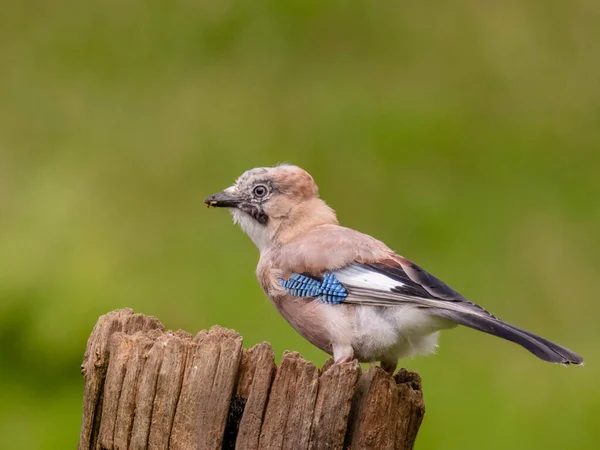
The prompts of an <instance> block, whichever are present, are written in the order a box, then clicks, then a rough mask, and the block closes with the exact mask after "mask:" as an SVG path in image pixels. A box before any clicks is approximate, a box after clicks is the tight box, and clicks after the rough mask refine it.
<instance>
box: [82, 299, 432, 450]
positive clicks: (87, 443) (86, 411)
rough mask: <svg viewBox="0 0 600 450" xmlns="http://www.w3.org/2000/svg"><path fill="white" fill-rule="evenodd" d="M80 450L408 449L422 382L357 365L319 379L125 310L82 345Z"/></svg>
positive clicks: (228, 336) (236, 344)
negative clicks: (165, 326)
mask: <svg viewBox="0 0 600 450" xmlns="http://www.w3.org/2000/svg"><path fill="white" fill-rule="evenodd" d="M81 371H82V374H83V376H84V379H85V390H84V398H83V419H82V426H81V434H80V440H79V447H78V448H79V450H96V449H182V450H183V449H234V448H235V449H245V450H250V449H310V450H317V449H378V450H379V449H401V450H405V449H411V448H412V447H413V444H414V441H415V438H416V435H417V432H418V429H419V426H420V424H421V421H422V419H423V414H424V412H425V408H424V404H423V396H422V392H421V380H420V377H419V375H418V374H416V373H414V372H408V371H406V370H405V369H402V370H400V372H398V373H397V374H396V375H395V376H394V377H391V376H389V375H388V374H387V373H385V372H384V371H383V370H381V369H380V368H378V367H375V366H371V367H370V368H369V369H368V370H367V371H366V372H365V373H362V371H361V369H360V366H359V364H358V363H357V362H356V361H353V362H352V363H345V364H339V365H334V364H333V363H332V361H331V360H329V361H327V363H326V364H325V365H324V366H323V368H322V369H318V368H317V367H315V365H314V364H312V363H310V362H308V361H306V360H304V359H303V358H302V356H301V355H300V354H298V353H296V352H285V353H284V355H283V359H282V361H281V364H280V366H279V367H277V366H276V365H275V362H274V353H273V349H272V348H271V345H270V344H269V343H267V342H263V343H261V344H257V345H255V346H254V347H252V348H251V349H249V350H246V349H244V348H243V347H242V337H241V336H240V335H239V334H238V333H236V332H235V331H233V330H228V329H226V328H222V327H220V326H214V327H212V328H210V329H209V330H202V331H200V332H198V333H197V334H196V336H192V335H191V334H190V333H187V332H184V331H181V330H180V331H177V332H171V331H165V330H164V327H163V325H162V324H161V323H160V322H159V321H158V320H157V319H155V318H154V317H150V316H146V315H143V314H136V313H134V312H133V310H131V309H121V310H116V311H112V312H110V313H108V314H105V315H104V316H102V317H100V319H99V320H98V322H97V324H96V326H95V327H94V330H93V331H92V334H91V336H90V337H89V340H88V343H87V348H86V352H85V356H84V361H83V364H82V366H81Z"/></svg>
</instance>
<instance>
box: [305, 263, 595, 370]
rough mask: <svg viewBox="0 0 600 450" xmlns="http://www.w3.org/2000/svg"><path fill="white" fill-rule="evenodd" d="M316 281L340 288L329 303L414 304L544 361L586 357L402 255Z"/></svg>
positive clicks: (578, 360) (575, 360)
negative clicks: (495, 312) (492, 309)
mask: <svg viewBox="0 0 600 450" xmlns="http://www.w3.org/2000/svg"><path fill="white" fill-rule="evenodd" d="M314 279H316V280H318V281H320V282H321V283H322V284H323V289H325V287H326V285H328V286H331V285H332V284H333V285H334V286H335V287H336V289H337V292H338V294H339V295H338V296H337V297H335V301H331V298H332V297H327V296H325V294H320V295H322V296H323V299H324V301H328V300H329V301H328V303H342V302H343V303H346V304H347V303H352V304H358V305H371V306H384V307H393V306H399V305H414V306H416V307H419V308H424V309H427V310H428V312H430V313H431V314H434V315H436V316H438V317H442V318H445V319H447V320H450V321H452V322H454V323H457V324H459V325H464V326H467V327H469V328H473V329H476V330H479V331H483V332H484V333H488V334H491V335H494V336H498V337H500V338H503V339H506V340H509V341H512V342H515V343H517V344H519V345H521V346H523V347H525V348H526V349H527V350H529V351H530V352H531V353H533V354H534V355H535V356H537V357H538V358H541V359H543V360H545V361H549V362H553V363H558V364H565V365H566V364H583V358H581V356H579V355H577V354H576V353H574V352H572V351H571V350H569V349H567V348H565V347H562V346H560V345H558V344H555V343H553V342H551V341H548V340H547V339H544V338H542V337H540V336H537V335H535V334H533V333H530V332H528V331H526V330H523V329H521V328H518V327H516V326H514V325H511V324H509V323H506V322H504V321H502V320H500V319H498V318H497V317H495V316H494V315H492V314H491V313H489V312H488V311H486V310H485V309H483V308H482V307H480V306H478V305H476V304H475V303H472V302H470V301H468V300H467V299H466V298H465V297H463V296H462V295H460V294H459V293H458V292H456V291H455V290H453V289H452V288H451V287H450V286H448V285H446V284H445V283H444V282H442V281H441V280H439V279H438V278H436V277H434V276H433V275H431V274H430V273H428V272H426V271H425V270H423V269H422V268H420V267H419V266H417V265H416V264H414V263H412V262H410V261H409V260H407V259H406V258H403V257H401V256H398V255H394V256H393V257H390V258H389V259H383V260H380V261H377V262H371V263H362V264H359V263H355V264H352V265H348V266H346V267H344V268H342V269H338V270H334V271H330V272H326V273H325V275H324V276H323V275H321V276H320V277H319V276H317V277H315V278H314ZM325 281H326V282H325ZM338 284H339V285H338ZM344 290H345V292H344ZM322 292H324V293H325V290H323V291H322ZM315 297H318V295H315Z"/></svg>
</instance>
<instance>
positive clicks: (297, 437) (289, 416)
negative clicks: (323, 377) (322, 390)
mask: <svg viewBox="0 0 600 450" xmlns="http://www.w3.org/2000/svg"><path fill="white" fill-rule="evenodd" d="M318 385H319V371H318V370H317V368H316V367H315V366H314V365H313V364H312V363H310V362H308V361H305V360H304V359H303V358H302V356H300V354H298V353H296V352H285V353H284V354H283V361H281V366H280V367H279V368H278V369H277V375H275V380H274V381H273V386H272V387H271V396H270V398H269V403H268V405H267V411H266V413H265V418H264V421H263V424H262V430H261V434H260V444H259V448H261V449H265V450H275V449H292V448H308V442H309V438H310V425H311V421H312V416H313V411H314V407H315V401H316V399H317V387H318Z"/></svg>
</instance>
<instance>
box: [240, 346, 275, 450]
mask: <svg viewBox="0 0 600 450" xmlns="http://www.w3.org/2000/svg"><path fill="white" fill-rule="evenodd" d="M275 369H276V366H275V355H274V353H273V349H272V348H271V345H270V344H269V343H267V342H263V343H262V344H257V345H255V346H254V347H252V348H251V349H250V350H248V351H247V352H244V355H243V358H242V363H241V366H240V375H239V380H238V385H237V389H236V396H237V398H238V399H239V400H238V401H240V402H241V403H242V404H243V405H244V410H243V415H242V417H241V420H240V422H239V428H238V430H237V438H236V440H235V448H236V449H239V450H258V448H259V447H258V443H259V439H260V430H261V427H262V422H263V418H264V415H265V409H266V407H267V400H268V399H269V393H270V391H271V383H273V377H274V375H275Z"/></svg>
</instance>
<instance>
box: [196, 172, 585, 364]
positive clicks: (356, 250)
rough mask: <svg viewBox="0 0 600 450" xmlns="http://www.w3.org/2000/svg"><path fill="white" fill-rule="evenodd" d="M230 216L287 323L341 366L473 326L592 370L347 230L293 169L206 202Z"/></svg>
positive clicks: (403, 352)
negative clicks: (254, 254) (251, 245)
mask: <svg viewBox="0 0 600 450" xmlns="http://www.w3.org/2000/svg"><path fill="white" fill-rule="evenodd" d="M205 204H206V205H207V206H208V207H211V206H212V207H221V208H227V209H229V210H230V212H231V213H232V215H233V220H234V222H235V223H237V224H239V226H240V227H241V228H242V230H243V231H244V232H245V233H246V234H247V235H248V236H249V237H250V239H251V240H252V241H253V242H254V244H255V245H256V247H257V248H258V250H259V253H260V256H259V261H258V265H257V267H256V276H257V278H258V281H259V283H260V285H261V286H262V289H263V290H264V292H265V294H266V296H267V297H268V298H269V299H270V300H271V302H272V303H273V305H274V306H275V308H276V309H277V310H278V311H279V313H280V314H281V315H282V316H283V318H284V319H285V320H286V321H287V322H288V323H289V324H290V325H291V326H292V327H293V328H294V329H295V330H296V331H297V332H298V333H299V334H300V335H302V336H303V337H304V338H305V339H307V340H308V341H309V342H310V343H311V344H313V345H315V346H316V347H318V348H320V349H321V350H323V351H324V352H326V353H328V354H329V355H332V356H333V359H334V364H342V363H345V362H350V361H352V360H354V359H357V360H358V361H359V362H365V363H373V362H379V363H380V367H381V368H382V369H383V370H385V371H386V372H388V373H390V374H393V373H394V371H395V370H396V367H397V364H398V360H399V359H402V358H407V357H413V356H417V355H427V354H430V353H434V352H435V351H436V349H437V346H438V338H439V334H440V331H442V330H446V329H450V328H454V327H456V326H457V325H463V326H466V327H469V328H472V329H475V330H478V331H482V332H484V333H487V334H490V335H493V336H497V337H499V338H502V339H506V340H508V341H512V342H514V343H516V344H519V345H521V346H522V347H524V348H525V349H527V350H529V351H530V352H531V353H533V354H534V355H535V356H537V357H538V358H540V359H542V360H544V361H548V362H551V363H558V364H562V365H570V364H575V365H583V358H582V357H581V356H579V355H578V354H576V353H575V352H573V351H571V350H569V349H567V348H565V347H563V346H561V345H558V344H555V343H553V342H551V341H549V340H547V339H544V338H543V337H540V336H538V335H536V334H533V333H531V332H529V331H526V330H524V329H521V328H518V327H516V326H514V325H511V324H509V323H507V322H504V321H502V320H500V319H499V318H498V317H496V316H494V315H493V314H491V313H490V312H488V311H486V310H485V309H483V308H482V307H481V306H479V305H477V304H475V303H473V302H471V301H469V300H467V299H466V298H465V297H463V296H462V295H461V294H459V293H458V292H457V291H455V290H454V289H452V288H451V287H450V286H448V285H447V284H445V283H444V282H443V281H441V280H439V279H438V278H436V277H435V276H433V275H432V274H430V273H428V272H427V271H425V270H424V269H422V268H421V267H420V266H418V265H416V264H415V263H413V262H411V261H410V260H408V259H407V258H405V257H403V256H401V255H399V254H397V253H396V252H395V251H393V250H392V249H391V248H389V247H388V246H387V245H386V244H384V243H383V242H381V241H379V240H377V239H375V238H374V237H371V236H369V235H367V234H363V233H361V232H359V231H356V230H354V229H351V228H346V227H343V226H341V225H340V224H339V222H338V219H337V216H336V213H335V212H334V210H333V209H332V208H330V207H329V206H328V205H327V204H326V203H325V201H323V200H322V199H321V198H320V197H319V190H318V187H317V184H316V183H315V181H314V179H313V177H312V176H311V175H310V174H309V173H308V172H307V171H305V170H303V169H301V168H300V167H298V166H294V165H289V164H283V165H278V166H275V167H258V168H254V169H251V170H248V171H246V172H244V173H243V174H242V175H241V176H240V177H239V178H238V179H237V180H236V182H235V183H234V184H233V185H232V186H231V187H228V188H226V189H225V190H223V191H221V192H219V193H217V194H214V195H211V196H209V197H208V198H206V200H205Z"/></svg>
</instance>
